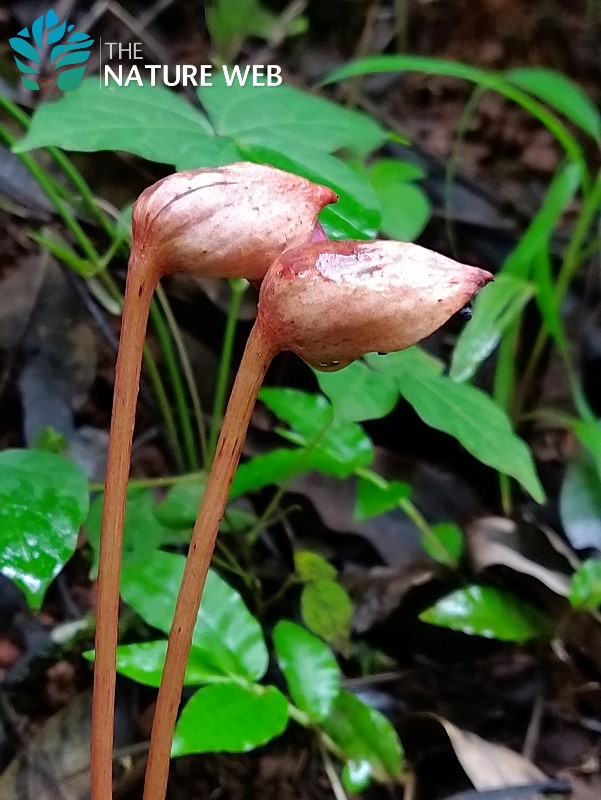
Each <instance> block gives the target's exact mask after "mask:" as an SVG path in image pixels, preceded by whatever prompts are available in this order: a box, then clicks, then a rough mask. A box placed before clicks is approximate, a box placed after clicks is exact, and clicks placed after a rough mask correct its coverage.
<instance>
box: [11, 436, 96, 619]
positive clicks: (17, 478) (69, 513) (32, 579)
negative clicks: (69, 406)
mask: <svg viewBox="0 0 601 800" xmlns="http://www.w3.org/2000/svg"><path fill="white" fill-rule="evenodd" d="M87 512H88V481H87V479H86V476H85V475H84V474H83V472H82V471H81V470H80V469H79V467H77V466H75V464H73V463H72V462H70V461H68V460H67V459H66V458H63V457H62V456H60V455H55V454H54V453H45V452H43V451H41V450H5V451H4V452H2V453H0V572H2V574H3V575H4V576H5V577H7V578H9V579H10V580H12V581H13V582H14V583H15V584H16V585H17V586H18V587H19V588H20V589H21V590H22V591H23V593H24V594H25V597H26V598H27V602H28V604H29V606H30V607H31V608H34V609H37V608H39V607H40V606H41V604H42V600H43V599H44V595H45V594H46V590H47V589H48V586H49V585H50V583H51V582H52V581H53V580H54V578H55V577H56V576H57V575H58V573H59V572H60V571H61V569H62V568H63V566H64V564H65V563H66V562H67V561H68V560H69V558H70V557H71V556H72V555H73V552H74V551H75V545H76V543H77V533H78V531H79V526H80V525H81V524H82V522H83V521H84V519H85V518H86V514H87Z"/></svg>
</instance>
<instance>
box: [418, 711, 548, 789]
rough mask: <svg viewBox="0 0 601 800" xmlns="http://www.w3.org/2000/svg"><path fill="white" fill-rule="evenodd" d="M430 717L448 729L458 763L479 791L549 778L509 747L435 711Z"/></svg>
mask: <svg viewBox="0 0 601 800" xmlns="http://www.w3.org/2000/svg"><path fill="white" fill-rule="evenodd" d="M428 716H429V717H431V718H432V719H435V720H436V721H437V722H439V723H440V724H441V725H442V727H443V728H444V729H445V732H446V734H447V736H448V737H449V740H450V742H451V745H452V747H453V750H454V751H455V755H456V756H457V759H458V761H459V763H460V764H461V766H462V767H463V769H464V771H465V773H466V775H467V776H468V778H469V779H470V781H471V782H472V783H473V784H474V786H475V788H476V789H478V791H484V790H486V789H501V788H503V787H505V786H523V785H525V784H530V783H537V782H541V781H545V780H547V776H546V775H545V773H544V772H542V771H541V770H540V769H539V768H538V767H537V766H535V765H534V764H533V763H532V762H531V761H528V760H527V759H525V758H524V757H523V756H521V755H520V754H519V753H516V752H514V751H513V750H510V749H509V748H508V747H504V746H503V745H500V744H494V743H493V742H487V741H486V740H485V739H482V738H480V736H477V735H476V734H475V733H472V732H471V731H464V730H461V728H458V727H457V726H456V725H453V723H452V722H449V720H447V719H444V718H443V717H439V716H438V715H436V714H428Z"/></svg>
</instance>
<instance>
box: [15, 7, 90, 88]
mask: <svg viewBox="0 0 601 800" xmlns="http://www.w3.org/2000/svg"><path fill="white" fill-rule="evenodd" d="M74 27H75V26H74V25H68V24H67V23H66V22H61V21H60V20H59V18H58V17H57V15H56V12H55V11H54V10H53V9H50V11H47V12H46V13H45V14H41V15H40V16H39V17H38V18H37V19H36V20H35V22H34V23H33V24H32V25H31V30H30V29H29V28H23V30H22V31H19V33H18V35H17V36H13V37H12V39H9V44H10V46H11V47H12V49H13V50H14V52H15V53H17V55H15V62H16V64H17V67H18V68H19V72H20V73H21V81H22V82H23V85H24V86H25V87H26V88H27V89H31V90H32V91H39V88H40V84H39V82H38V81H39V76H40V71H41V68H42V59H43V57H44V55H45V53H46V50H47V49H48V48H50V54H49V57H48V64H49V65H50V66H51V68H52V70H53V72H56V73H57V77H56V85H57V86H58V88H59V89H60V90H61V91H63V92H67V91H69V90H70V89H77V87H78V86H79V84H80V83H81V82H82V80H83V76H84V72H85V70H86V62H87V60H88V58H89V57H90V48H91V47H92V45H93V44H94V40H93V39H90V37H89V36H88V34H87V33H83V32H80V31H73V29H74ZM72 31H73V32H72ZM68 34H71V35H70V36H68V38H66V39H65V37H67V35H68ZM19 56H22V58H24V59H27V61H23V60H22V59H21V58H19ZM76 65H81V66H76Z"/></svg>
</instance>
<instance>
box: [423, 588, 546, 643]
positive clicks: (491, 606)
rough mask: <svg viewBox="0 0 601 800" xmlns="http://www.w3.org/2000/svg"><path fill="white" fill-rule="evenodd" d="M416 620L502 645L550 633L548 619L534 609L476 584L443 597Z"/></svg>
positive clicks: (498, 590)
mask: <svg viewBox="0 0 601 800" xmlns="http://www.w3.org/2000/svg"><path fill="white" fill-rule="evenodd" d="M419 618H420V619H421V620H423V621H424V622H428V623H430V624H431V625H439V626H441V627H443V628H451V629H452V630H454V631H461V632H462V633H467V634H469V635H471V636H484V637H486V638H487V639H500V640H502V641H506V642H527V641H528V640H530V639H536V638H539V637H546V636H548V635H549V634H550V631H551V628H550V625H549V620H548V618H547V617H546V616H545V615H544V614H543V613H542V612H541V611H539V609H538V608H536V607H535V606H533V605H530V603H526V602H524V601H523V600H521V599H520V598H519V597H516V595H514V594H512V593H511V592H505V591H502V590H501V589H496V588H494V587H492V586H479V585H477V584H472V585H471V586H468V587H467V588H466V589H458V590H457V591H455V592H452V593H451V594H448V595H446V597H443V598H441V599H440V600H439V601H438V602H437V603H435V604H434V605H433V606H431V607H430V608H428V609H427V610H426V611H423V612H422V613H421V614H420V615H419Z"/></svg>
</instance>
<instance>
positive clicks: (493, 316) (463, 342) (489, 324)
mask: <svg viewBox="0 0 601 800" xmlns="http://www.w3.org/2000/svg"><path fill="white" fill-rule="evenodd" d="M533 293H534V288H533V286H532V285H531V284H530V283H527V282H526V281H524V280H522V279H521V278H514V277H512V276H510V275H499V276H498V277H497V278H495V280H494V281H493V282H492V283H489V284H488V286H485V287H484V289H482V290H481V291H480V292H478V295H477V297H476V299H475V301H474V311H473V315H472V318H471V320H470V321H469V322H468V323H467V325H466V326H465V328H464V329H463V331H462V332H461V335H460V336H459V338H458V340H457V344H456V345H455V349H454V351H453V360H452V362H451V369H450V372H449V375H450V377H451V378H452V380H454V381H457V382H458V383H462V382H463V381H468V380H469V379H470V378H472V377H473V375H474V374H475V373H476V370H477V369H478V367H479V366H480V364H482V362H483V361H484V360H485V359H486V358H488V356H489V355H490V354H491V353H492V352H493V350H494V349H495V347H496V346H497V345H498V343H499V341H500V339H501V336H502V335H503V333H504V332H505V331H506V330H507V328H508V327H509V325H510V324H511V323H512V322H513V321H514V320H515V319H516V318H517V317H518V316H519V315H520V313H521V311H522V309H523V308H524V306H525V305H526V303H527V302H528V300H530V298H531V297H532V295H533Z"/></svg>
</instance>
